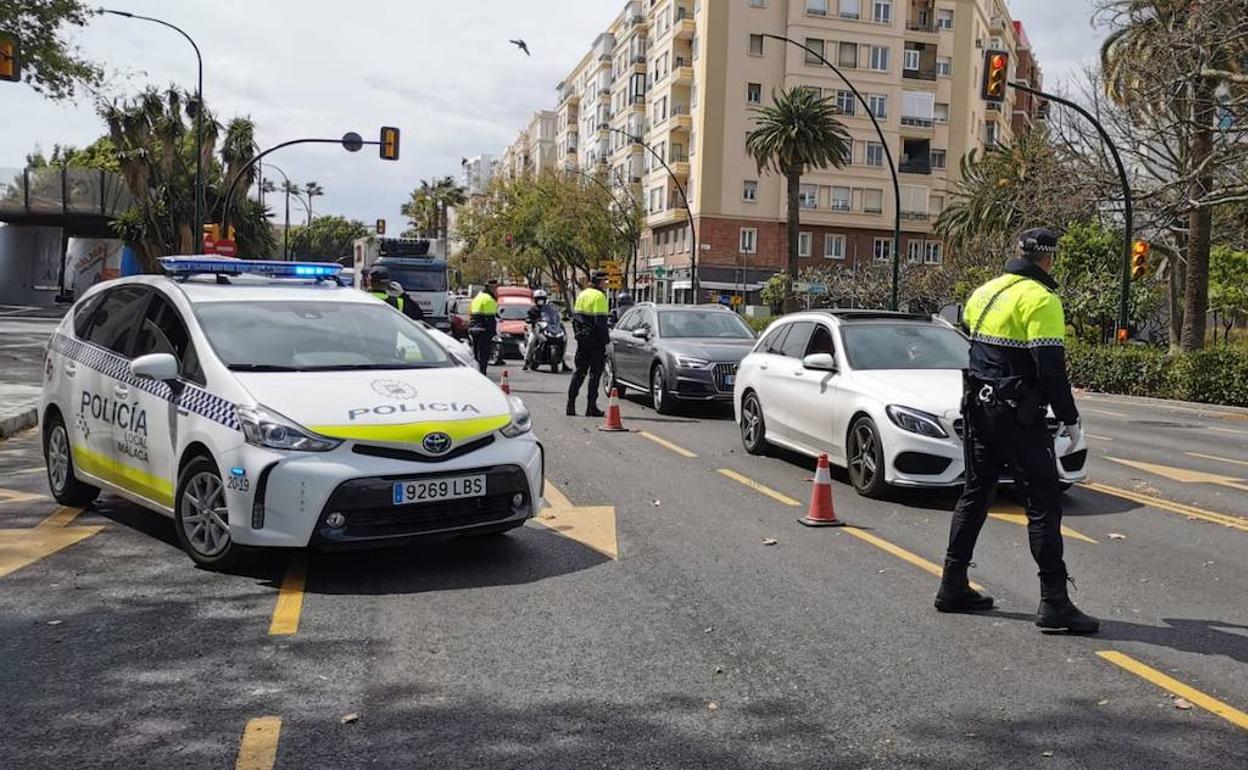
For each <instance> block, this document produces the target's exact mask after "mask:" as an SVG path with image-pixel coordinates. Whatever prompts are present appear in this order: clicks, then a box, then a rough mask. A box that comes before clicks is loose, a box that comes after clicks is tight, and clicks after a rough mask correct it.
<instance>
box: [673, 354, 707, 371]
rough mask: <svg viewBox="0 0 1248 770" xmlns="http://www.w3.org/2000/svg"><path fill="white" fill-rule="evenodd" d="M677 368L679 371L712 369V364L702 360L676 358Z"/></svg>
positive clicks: (683, 357)
mask: <svg viewBox="0 0 1248 770" xmlns="http://www.w3.org/2000/svg"><path fill="white" fill-rule="evenodd" d="M676 367H677V368H679V369H710V368H711V362H710V361H706V360H703V359H701V358H687V357H685V356H676Z"/></svg>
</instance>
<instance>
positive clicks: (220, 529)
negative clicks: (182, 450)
mask: <svg viewBox="0 0 1248 770" xmlns="http://www.w3.org/2000/svg"><path fill="white" fill-rule="evenodd" d="M173 510H174V520H175V522H176V524H177V527H176V529H177V531H178V542H179V543H180V544H181V545H182V549H183V550H184V551H186V553H187V555H188V556H190V557H191V560H192V561H194V562H195V563H196V564H198V565H199V566H201V567H206V568H208V569H214V570H221V569H226V568H227V567H229V566H230V565H232V564H234V563H235V562H236V561H237V560H238V558H239V556H240V555H241V552H242V550H243V549H242V547H241V546H238V545H235V544H234V540H233V539H232V538H231V537H230V515H229V511H228V510H227V509H226V506H225V482H224V481H222V480H221V472H220V471H218V470H217V465H216V463H214V462H213V461H212V460H210V459H208V458H207V457H196V458H195V459H193V460H191V461H190V462H189V463H187V464H186V467H185V468H183V469H182V473H181V474H179V475H178V491H177V495H176V496H175V497H174V503H173Z"/></svg>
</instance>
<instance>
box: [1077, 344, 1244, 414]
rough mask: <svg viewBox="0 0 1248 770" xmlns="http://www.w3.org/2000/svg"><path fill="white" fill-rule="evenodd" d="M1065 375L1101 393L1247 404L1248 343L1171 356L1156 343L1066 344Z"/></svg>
mask: <svg viewBox="0 0 1248 770" xmlns="http://www.w3.org/2000/svg"><path fill="white" fill-rule="evenodd" d="M1066 359H1067V364H1068V365H1069V367H1070V381H1071V384H1073V385H1074V386H1075V387H1079V388H1087V389H1089V390H1095V391H1100V392H1102V393H1118V394H1123V395H1128V396H1152V397H1154V398H1176V399H1180V400H1183V401H1198V402H1202V403H1207V404H1228V405H1232V406H1248V349H1245V348H1242V347H1239V346H1229V345H1214V346H1212V347H1208V348H1205V349H1203V350H1199V351H1196V352H1195V353H1183V354H1180V355H1177V356H1171V355H1169V353H1168V352H1167V351H1165V350H1162V349H1160V348H1151V347H1144V346H1140V345H1128V346H1125V347H1118V346H1115V345H1088V344H1083V343H1074V344H1071V345H1070V346H1069V347H1067V349H1066Z"/></svg>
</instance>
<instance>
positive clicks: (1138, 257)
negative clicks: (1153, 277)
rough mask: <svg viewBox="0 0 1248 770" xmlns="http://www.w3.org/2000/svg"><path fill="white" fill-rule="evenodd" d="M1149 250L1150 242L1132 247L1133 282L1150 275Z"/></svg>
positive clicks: (1140, 242)
mask: <svg viewBox="0 0 1248 770" xmlns="http://www.w3.org/2000/svg"><path fill="white" fill-rule="evenodd" d="M1148 250H1149V246H1148V241H1136V242H1135V243H1133V244H1132V245H1131V280H1133V281H1138V280H1140V279H1141V278H1143V277H1144V276H1145V275H1147V274H1148Z"/></svg>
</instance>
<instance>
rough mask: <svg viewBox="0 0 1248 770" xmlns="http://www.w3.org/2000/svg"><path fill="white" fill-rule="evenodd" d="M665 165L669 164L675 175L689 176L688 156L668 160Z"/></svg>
mask: <svg viewBox="0 0 1248 770" xmlns="http://www.w3.org/2000/svg"><path fill="white" fill-rule="evenodd" d="M667 165H669V166H671V168H672V173H673V174H675V175H676V176H680V177H686V178H687V177H688V176H689V159H688V158H681V159H679V160H673V161H668V164H667Z"/></svg>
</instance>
